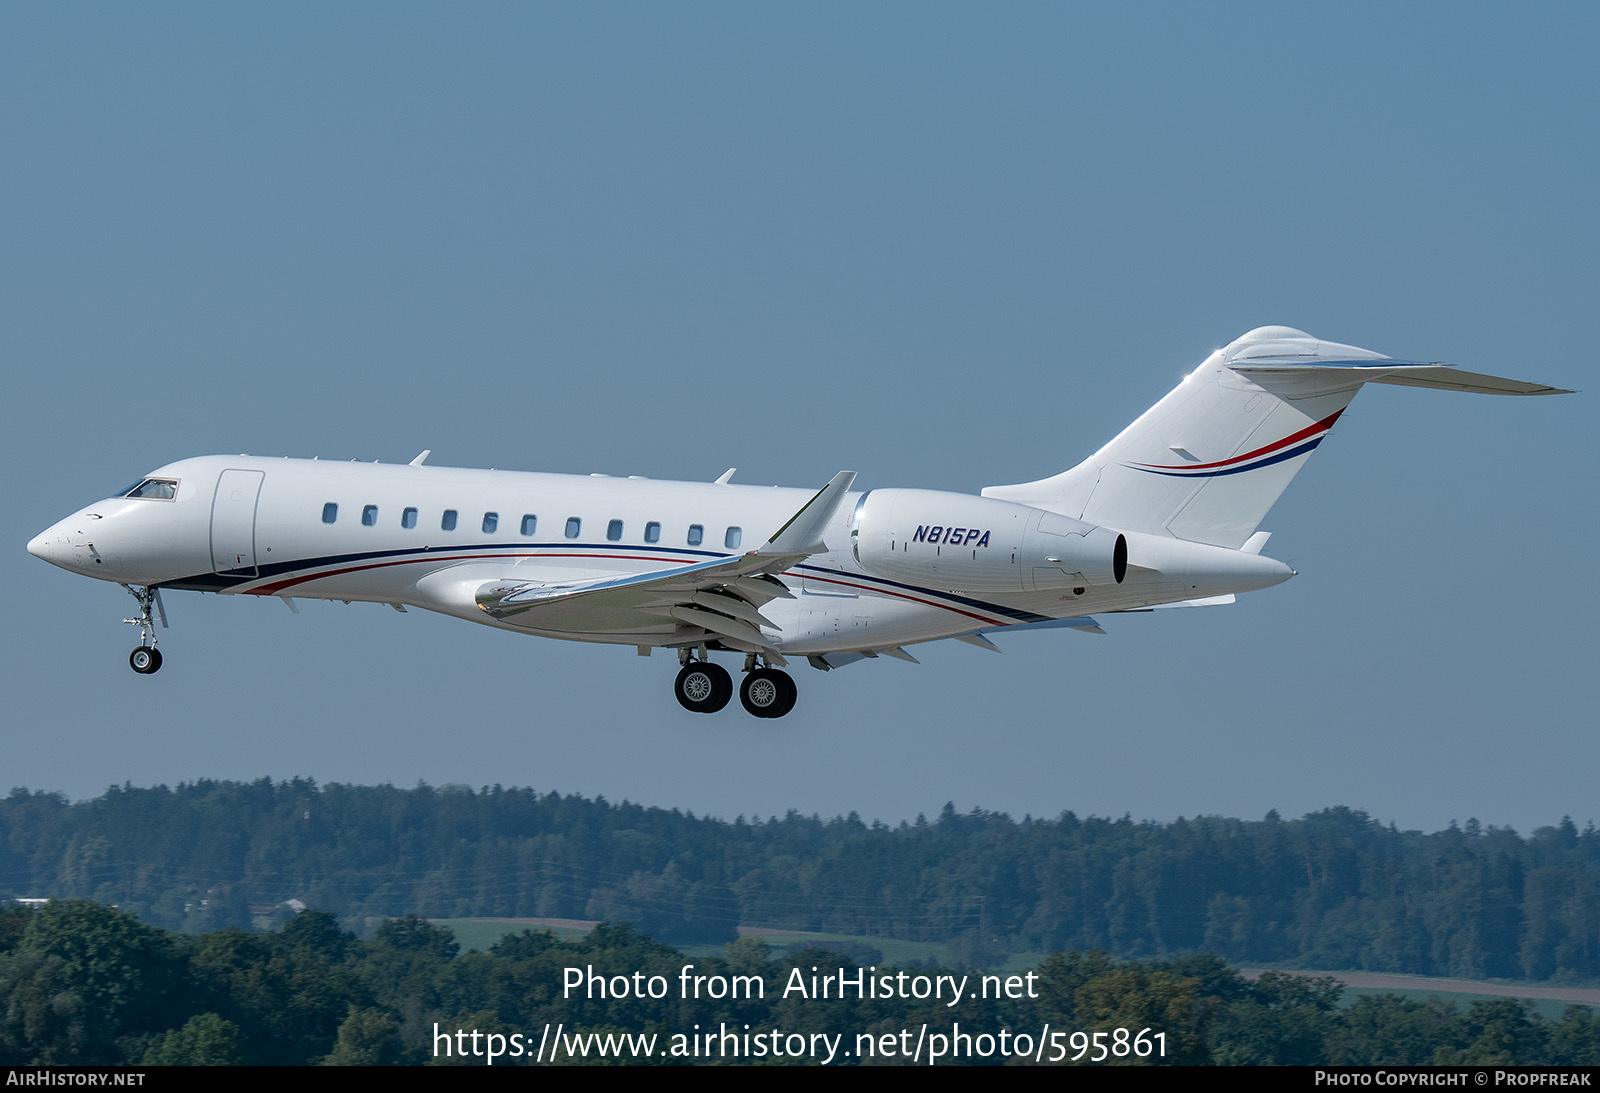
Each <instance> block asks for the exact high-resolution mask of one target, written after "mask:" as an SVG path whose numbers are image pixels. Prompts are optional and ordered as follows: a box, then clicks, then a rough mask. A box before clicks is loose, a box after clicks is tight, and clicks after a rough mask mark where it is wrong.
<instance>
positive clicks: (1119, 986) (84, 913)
mask: <svg viewBox="0 0 1600 1093" xmlns="http://www.w3.org/2000/svg"><path fill="white" fill-rule="evenodd" d="M839 961H840V958H839V955H838V954H837V953H833V952H826V951H823V950H819V949H808V950H804V951H801V952H799V953H794V954H790V955H788V956H786V957H783V958H782V959H775V958H774V957H773V956H772V954H771V953H770V952H769V951H768V950H767V949H766V947H765V946H764V945H763V944H762V942H760V941H759V940H757V939H755V938H749V937H746V938H741V939H739V940H738V941H735V942H731V943H729V944H728V945H727V946H726V947H725V948H724V949H723V951H722V955H721V956H720V957H718V956H712V957H705V956H695V957H693V958H690V957H687V956H685V955H684V954H683V953H682V952H680V951H678V950H675V949H673V948H672V947H670V946H668V945H666V944H663V943H661V942H659V941H654V940H652V939H650V938H648V937H645V936H643V935H641V934H639V933H637V932H635V931H634V930H633V929H632V928H630V927H628V926H625V925H609V924H603V925H601V926H599V927H598V928H596V929H594V930H592V931H591V932H590V933H588V934H587V935H586V936H584V937H583V938H581V939H579V940H575V941H561V940H558V939H557V938H556V937H555V936H554V935H553V934H551V933H549V932H547V931H541V932H533V931H523V932H522V933H520V934H513V935H509V936H507V937H505V938H503V939H502V940H501V941H500V942H499V943H498V944H496V945H495V946H494V947H493V948H492V949H490V950H488V951H485V952H473V953H462V952H460V951H459V948H458V945H457V943H456V941H455V939H454V936H453V935H452V933H451V932H450V931H449V930H446V929H444V928H442V927H439V926H436V925H434V924H432V923H429V922H427V921H426V920H423V919H419V918H416V917H412V916H405V917H401V918H395V919H390V920H388V921H385V922H384V923H383V924H382V925H380V926H379V927H377V929H376V930H375V932H374V935H373V936H372V937H371V938H370V939H368V940H362V939H360V938H358V937H356V936H355V935H354V934H352V933H350V932H348V931H346V930H344V929H342V928H341V927H340V925H339V923H338V920H337V919H336V918H335V917H334V916H333V915H331V914H329V913H327V912H324V911H316V910H308V911H304V912H301V913H299V914H297V915H295V916H294V917H293V918H291V919H290V920H288V921H287V922H286V923H285V924H284V925H283V927H282V928H281V929H277V930H271V931H256V932H248V931H244V930H240V929H237V928H228V929H224V930H220V931H216V932H212V933H205V934H173V933H169V932H166V931H162V930H159V929H156V928H155V927H152V926H149V925H146V924H144V923H142V922H140V921H139V920H138V919H137V918H135V917H134V916H133V915H131V914H129V913H127V912H125V911H120V910H117V909H115V908H111V907H106V906H104V905H102V904H98V903H93V902H89V901H83V900H57V901H52V902H50V903H48V904H45V905H44V906H43V907H42V908H40V909H38V910H30V909H28V908H25V907H19V906H16V905H10V906H5V907H0V1064H4V1065H35V1064H46V1065H48V1064H56V1065H83V1064H101V1065H119V1064H120V1065H133V1066H164V1065H265V1064H325V1065H406V1064H410V1065H417V1064H422V1065H468V1066H483V1065H489V1064H490V1063H491V1059H493V1062H494V1064H496V1065H516V1064H527V1063H533V1062H539V1061H542V1062H547V1063H548V1062H555V1063H579V1064H584V1063H588V1064H595V1063H634V1062H649V1063H653V1064H666V1065H670V1064H673V1063H680V1064H682V1063H687V1064H695V1063H706V1062H723V1063H738V1064H749V1063H756V1064H761V1063H782V1064H794V1063H807V1064H816V1063H823V1062H828V1063H831V1064H833V1065H857V1064H905V1063H916V1062H921V1063H924V1064H925V1063H926V1062H928V1061H930V1059H932V1058H933V1051H934V1050H936V1049H940V1050H941V1051H942V1054H941V1055H940V1056H939V1057H938V1058H937V1061H938V1062H940V1063H945V1064H975V1065H1003V1064H1010V1065H1026V1064H1030V1063H1039V1062H1044V1063H1064V1064H1071V1063H1074V1062H1077V1063H1083V1064H1094V1063H1097V1062H1103V1063H1107V1064H1113V1065H1115V1064H1133V1065H1155V1064H1162V1063H1166V1064H1180V1065H1197V1064H1219V1065H1230V1064H1231V1065H1247V1064H1288V1065H1309V1064H1314V1063H1326V1064H1383V1065H1399V1064H1412V1065H1429V1064H1433V1065H1495V1064H1500V1065H1508V1064H1542V1065H1561V1064H1566V1065H1590V1066H1593V1065H1600V1018H1596V1017H1595V1016H1594V1014H1593V1013H1592V1012H1591V1011H1590V1010H1588V1009H1587V1008H1585V1007H1579V1006H1573V1007H1570V1008H1568V1009H1567V1010H1566V1012H1565V1014H1564V1015H1563V1016H1562V1018H1561V1019H1560V1020H1548V1019H1545V1018H1542V1017H1540V1016H1539V1015H1538V1014H1537V1013H1535V1012H1534V1011H1533V1010H1532V1008H1531V1007H1530V1006H1529V1005H1528V1004H1526V1003H1519V1002H1516V1001H1513V1000H1510V999H1496V1000H1491V1001H1478V1002H1474V1003H1472V1004H1471V1005H1470V1006H1469V1007H1467V1008H1466V1009H1465V1010H1458V1009H1456V1008H1454V1007H1453V1006H1451V1005H1450V1004H1448V1003H1442V1002H1437V1001H1430V1002H1415V1001H1406V1000H1402V999H1400V998H1397V997H1395V996H1393V995H1369V996H1367V997H1364V998H1361V999H1360V1000H1359V1001H1357V1002H1356V1003H1355V1004H1354V1005H1351V1006H1347V1007H1344V1008H1341V1007H1340V1006H1339V1005H1338V1000H1339V996H1340V993H1341V992H1340V989H1339V987H1338V985H1337V984H1336V983H1334V982H1333V981H1332V980H1331V979H1327V978H1321V979H1310V978H1297V977H1293V976H1288V975H1280V974H1277V973H1273V972H1267V973H1265V974H1263V975H1262V976H1261V977H1260V978H1259V979H1257V980H1255V981H1253V982H1252V981H1248V980H1246V979H1245V978H1244V977H1242V976H1240V975H1239V974H1238V973H1237V972H1236V971H1234V970H1233V969H1231V968H1229V967H1228V966H1227V965H1226V964H1225V963H1223V962H1222V961H1221V960H1219V959H1217V958H1216V957H1214V956H1211V955H1209V954H1198V955H1191V956H1187V957H1181V958H1176V959H1171V960H1136V961H1121V962H1118V961H1114V960H1112V959H1111V958H1110V957H1109V956H1107V955H1106V954H1105V953H1104V952H1098V951H1093V952H1086V953H1085V952H1065V953H1053V954H1051V955H1050V956H1049V957H1047V958H1046V959H1045V960H1043V961H1042V962H1041V963H1040V964H1039V965H1038V967H1037V969H1036V970H1035V971H1034V973H1033V974H1031V975H1029V976H1027V977H1023V976H1017V977H1016V978H1015V980H1014V985H1015V986H1016V988H1017V989H1016V990H1014V991H998V990H997V991H993V992H988V991H987V990H985V992H984V993H987V994H988V995H989V996H988V997H981V996H979V994H978V992H977V991H976V990H974V991H973V992H972V993H971V994H968V995H967V996H966V997H964V998H963V1000H962V1001H961V1003H960V1007H959V1008H958V1009H953V1008H952V1007H951V1005H950V1004H949V1003H948V1002H947V1001H946V1000H945V998H943V997H938V998H935V997H927V998H917V997H914V996H913V995H914V993H915V992H914V990H913V991H888V992H885V993H888V994H889V995H890V996H889V997H885V996H883V994H878V995H877V996H872V995H865V996H863V995H864V992H863V991H861V990H856V991H854V992H852V991H851V990H849V989H844V990H841V991H835V992H833V993H832V994H831V996H830V997H829V998H827V999H818V998H817V997H815V996H814V995H812V996H807V995H804V994H801V995H796V994H795V993H794V991H793V990H792V987H791V986H790V984H792V983H794V982H795V981H797V980H798V981H801V982H805V981H811V982H815V981H816V980H815V979H814V978H813V977H818V976H827V975H829V974H833V973H835V972H836V971H837V972H838V973H839V977H840V979H841V980H848V978H849V977H851V976H857V977H859V975H860V970H859V969H857V968H841V967H840V966H839ZM689 964H693V966H694V967H693V970H694V972H695V973H697V974H699V975H702V976H704V977H705V981H708V982H709V981H715V980H718V979H720V980H724V981H732V980H734V979H735V978H736V977H737V979H738V980H739V981H741V982H743V983H744V984H746V986H747V989H746V990H745V991H744V992H743V994H741V996H740V997H738V998H736V999H735V998H731V997H724V998H721V999H718V998H713V997H708V996H707V992H705V991H700V990H696V991H688V990H685V989H683V987H682V984H683V983H684V982H685V981H686V980H685V978H684V970H685V965H689ZM596 969H597V970H596ZM870 973H871V974H873V975H874V976H876V977H881V978H884V979H886V980H891V981H892V980H894V979H895V978H896V977H897V976H900V977H903V978H904V979H905V980H906V981H909V982H912V983H915V982H916V981H917V979H918V977H920V978H921V980H922V982H924V983H926V982H927V981H929V980H931V979H934V978H939V977H949V980H950V981H951V982H954V981H955V980H956V979H957V978H958V977H959V978H960V979H961V980H962V983H963V986H966V985H969V984H971V983H975V982H976V977H974V976H972V975H971V974H970V973H966V972H963V971H961V970H959V969H948V968H920V967H919V968H913V969H894V968H886V967H873V968H872V969H870ZM587 974H593V975H597V976H599V977H601V978H605V977H610V978H611V981H612V987H613V988H618V989H602V991H601V992H600V996H598V997H596V996H594V991H593V988H592V986H590V985H579V981H583V980H584V977H585V975H587ZM656 980H659V981H660V983H661V984H662V990H661V991H660V992H659V994H660V996H659V997H657V996H656V995H655V992H654V991H652V990H650V989H649V988H646V987H641V989H638V990H635V989H632V987H630V986H627V985H621V986H619V984H621V983H622V982H623V981H626V982H627V983H638V984H647V983H651V982H654V981H656ZM757 982H759V984H760V985H759V986H752V985H754V984H756V983H757ZM996 982H997V983H998V977H997V978H996ZM1024 984H1025V985H1024ZM726 993H727V992H724V994H726ZM841 994H842V995H843V997H840V995H841ZM552 1028H554V1029H555V1033H554V1035H553V1037H552V1034H551V1029H552ZM1051 1030H1055V1031H1054V1033H1053V1034H1052V1032H1051ZM963 1036H964V1037H965V1038H964V1039H963ZM941 1038H942V1040H941ZM691 1045H692V1049H693V1053H692V1054H691V1053H690V1047H691ZM913 1045H915V1048H914V1049H913ZM536 1047H537V1051H538V1054H537V1055H535V1050H536ZM496 1049H498V1055H497V1056H496V1055H495V1054H493V1053H494V1052H495V1051H496ZM924 1049H926V1050H924ZM913 1050H915V1055H914V1054H913ZM824 1052H826V1054H824Z"/></svg>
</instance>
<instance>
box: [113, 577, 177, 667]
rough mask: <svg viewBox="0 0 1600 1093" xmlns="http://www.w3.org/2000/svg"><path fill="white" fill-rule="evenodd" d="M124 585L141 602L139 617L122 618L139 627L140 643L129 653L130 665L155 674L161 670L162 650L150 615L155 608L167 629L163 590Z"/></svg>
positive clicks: (162, 625) (129, 593)
mask: <svg viewBox="0 0 1600 1093" xmlns="http://www.w3.org/2000/svg"><path fill="white" fill-rule="evenodd" d="M122 587H123V588H125V589H127V590H128V595H130V596H132V597H133V598H134V599H135V600H136V601H138V604H139V617H138V618H134V619H123V620H122V621H123V622H125V623H127V624H128V625H130V626H137V627H138V628H139V645H138V648H136V649H134V651H133V652H131V653H129V654H128V666H129V667H130V668H132V669H133V670H134V671H135V672H138V673H139V674H140V675H142V676H148V675H154V674H155V673H156V672H159V671H160V670H161V650H159V649H157V648H156V624H155V622H154V620H152V619H151V617H150V610H151V608H154V609H155V612H156V615H157V616H158V617H159V618H160V619H161V627H162V629H166V626H167V609H166V608H165V607H163V606H162V604H161V590H160V589H159V588H156V587H155V586H153V585H151V586H148V587H145V588H138V589H136V588H134V587H133V586H132V585H126V584H125V585H123V586H122Z"/></svg>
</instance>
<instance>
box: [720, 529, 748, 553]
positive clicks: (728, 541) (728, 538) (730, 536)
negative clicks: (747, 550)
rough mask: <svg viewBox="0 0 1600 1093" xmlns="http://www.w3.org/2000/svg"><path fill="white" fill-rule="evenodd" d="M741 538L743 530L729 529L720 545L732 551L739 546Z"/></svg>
mask: <svg viewBox="0 0 1600 1093" xmlns="http://www.w3.org/2000/svg"><path fill="white" fill-rule="evenodd" d="M743 538H744V528H729V529H728V531H727V534H725V535H724V536H723V537H722V545H723V546H725V547H727V548H728V549H729V550H734V549H736V548H737V547H738V546H739V541H740V540H741V539H743Z"/></svg>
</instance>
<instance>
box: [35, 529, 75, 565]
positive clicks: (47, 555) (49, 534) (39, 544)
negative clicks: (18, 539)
mask: <svg viewBox="0 0 1600 1093" xmlns="http://www.w3.org/2000/svg"><path fill="white" fill-rule="evenodd" d="M28 553H29V554H32V555H33V556H34V557H35V558H43V559H44V560H45V561H47V562H49V563H50V564H51V565H58V566H60V567H61V568H62V569H72V570H76V569H77V565H76V563H77V560H78V559H77V558H76V554H77V551H76V549H75V548H74V543H73V541H72V536H71V535H70V534H69V533H68V531H67V529H66V528H64V527H63V526H62V525H61V524H55V525H53V526H51V527H48V528H45V529H44V530H43V531H41V532H40V533H39V534H37V535H35V536H34V537H33V538H32V539H29V540H28Z"/></svg>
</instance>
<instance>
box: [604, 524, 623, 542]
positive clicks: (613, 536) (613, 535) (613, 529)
mask: <svg viewBox="0 0 1600 1093" xmlns="http://www.w3.org/2000/svg"><path fill="white" fill-rule="evenodd" d="M606 538H607V539H610V540H611V541H612V542H613V543H615V542H618V541H620V540H621V539H622V521H621V520H613V521H611V523H609V524H607V525H606Z"/></svg>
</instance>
